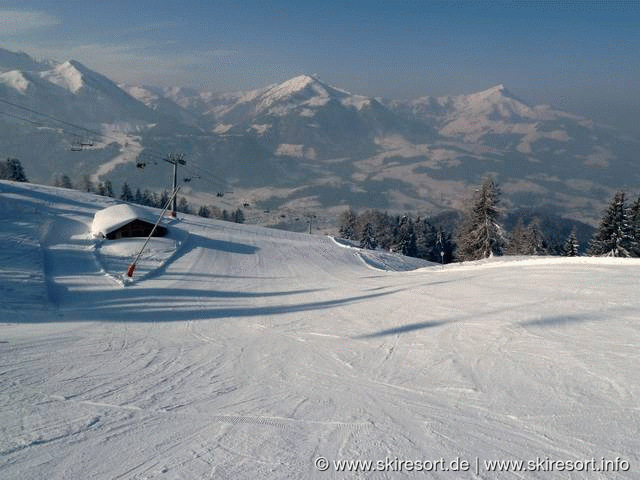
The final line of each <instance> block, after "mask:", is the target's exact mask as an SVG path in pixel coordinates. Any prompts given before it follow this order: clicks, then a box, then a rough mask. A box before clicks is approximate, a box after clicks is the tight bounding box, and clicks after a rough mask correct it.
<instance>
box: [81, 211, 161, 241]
mask: <svg viewBox="0 0 640 480" xmlns="http://www.w3.org/2000/svg"><path fill="white" fill-rule="evenodd" d="M157 219H158V216H157V214H155V213H154V212H152V211H150V210H147V209H143V208H136V207H134V206H132V205H127V204H124V203H123V204H120V205H113V206H111V207H107V208H105V209H103V210H98V211H97V212H96V213H95V215H94V216H93V224H92V225H91V234H92V235H93V236H94V237H98V238H108V239H109V240H114V239H117V238H125V237H146V236H148V235H149V234H150V233H151V230H153V226H154V225H155V223H156V221H157ZM166 234H167V227H166V226H164V225H162V223H160V224H159V225H158V227H157V228H156V231H155V232H154V233H153V236H154V237H164V236H165V235H166Z"/></svg>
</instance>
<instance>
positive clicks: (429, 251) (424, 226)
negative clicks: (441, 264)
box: [414, 219, 440, 262]
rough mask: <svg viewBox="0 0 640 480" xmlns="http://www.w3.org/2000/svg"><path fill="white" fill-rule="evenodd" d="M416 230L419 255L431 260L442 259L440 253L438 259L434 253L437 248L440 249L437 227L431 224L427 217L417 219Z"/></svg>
mask: <svg viewBox="0 0 640 480" xmlns="http://www.w3.org/2000/svg"><path fill="white" fill-rule="evenodd" d="M414 230H415V232H416V250H417V257H418V258H424V259H425V260H429V261H432V262H434V261H440V254H439V253H437V255H436V257H437V260H434V259H433V258H436V257H433V254H434V253H435V252H436V250H438V251H439V250H440V249H439V248H438V246H437V245H436V243H437V239H438V232H437V231H436V228H435V227H434V226H433V225H431V223H429V222H428V221H427V220H426V219H418V220H416V223H415V226H414Z"/></svg>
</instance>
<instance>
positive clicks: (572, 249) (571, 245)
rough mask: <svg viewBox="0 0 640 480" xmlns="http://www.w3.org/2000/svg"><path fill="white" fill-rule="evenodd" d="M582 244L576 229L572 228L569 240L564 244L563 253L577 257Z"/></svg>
mask: <svg viewBox="0 0 640 480" xmlns="http://www.w3.org/2000/svg"><path fill="white" fill-rule="evenodd" d="M579 249H580V245H579V244H578V237H577V236H576V229H575V228H574V229H573V230H571V234H570V235H569V237H567V241H566V242H565V244H564V250H563V253H564V255H565V257H577V256H578V251H579Z"/></svg>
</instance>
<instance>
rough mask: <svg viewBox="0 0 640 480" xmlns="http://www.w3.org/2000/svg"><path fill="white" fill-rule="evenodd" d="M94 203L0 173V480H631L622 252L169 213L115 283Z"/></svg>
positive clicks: (639, 279)
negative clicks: (423, 254) (352, 241)
mask: <svg viewBox="0 0 640 480" xmlns="http://www.w3.org/2000/svg"><path fill="white" fill-rule="evenodd" d="M112 204H113V201H111V200H108V199H104V198H101V197H97V196H93V195H88V194H83V193H80V192H74V191H70V190H63V189H56V188H52V187H43V186H36V185H28V184H15V183H11V182H4V181H1V182H0V225H1V228H0V320H1V322H2V323H1V324H0V478H6V479H18V478H19V479H21V480H26V479H43V478H47V479H50V480H57V479H60V480H62V479H64V480H73V479H78V480H80V479H82V480H84V479H89V478H93V479H156V478H157V479H178V478H181V479H182V478H184V479H187V478H188V479H200V478H213V479H296V480H297V479H303V478H305V479H328V478H340V479H342V478H381V479H386V478H394V479H395V478H455V479H477V478H484V479H489V478H491V479H493V478H499V479H511V478H514V479H520V478H540V479H549V478H566V479H583V478H594V479H605V478H606V479H629V478H640V473H639V472H640V436H639V435H638V432H639V431H640V409H639V407H638V405H640V368H638V361H639V359H640V297H639V295H638V291H639V290H638V285H640V261H638V260H628V259H609V258H585V257H578V258H573V259H564V258H551V257H541V258H523V257H517V258H509V257H501V258H497V259H491V260H489V261H484V262H471V263H465V264H451V265H447V266H444V267H442V266H440V265H434V264H427V263H424V262H419V261H416V260H410V259H400V260H399V259H398V258H399V257H396V256H392V255H388V254H382V253H380V254H378V253H372V252H367V253H366V254H364V256H363V253H362V252H360V251H359V249H356V248H349V247H347V246H344V245H340V244H338V243H336V242H335V241H333V240H332V239H331V238H329V237H324V236H318V235H305V234H294V233H288V232H283V231H278V230H271V229H265V228H260V227H256V226H250V225H238V224H233V223H228V222H221V221H215V220H209V219H202V218H198V217H192V216H188V215H185V216H181V217H180V218H179V219H178V220H175V221H168V223H167V224H168V235H167V236H166V237H164V238H153V239H152V240H151V242H150V248H149V251H148V252H146V253H145V255H143V258H142V259H141V261H140V270H139V271H136V276H134V279H133V282H132V283H130V284H128V285H126V286H125V285H124V283H123V281H122V275H123V274H124V272H125V271H126V265H127V262H128V261H130V259H131V258H130V256H131V255H132V254H133V253H135V251H136V248H137V246H139V244H140V242H141V241H142V240H141V239H124V240H122V241H121V240H115V241H113V242H121V243H109V242H111V241H107V240H98V239H95V238H94V237H93V236H92V235H91V224H92V220H93V217H94V214H95V212H96V211H98V210H100V209H103V208H105V207H107V206H109V205H112ZM320 458H323V459H326V460H327V462H328V465H327V468H326V470H324V464H323V463H322V461H319V460H318V459H320ZM385 459H390V460H394V459H397V460H398V462H396V463H395V464H394V463H393V462H388V463H384V462H385ZM440 459H443V463H442V464H441V467H440V468H437V469H435V470H434V468H433V467H434V464H431V466H432V468H431V469H430V470H429V471H424V468H423V469H422V470H423V471H415V468H407V463H406V462H409V461H415V462H428V461H431V462H436V461H439V460H440ZM456 459H458V460H459V461H462V460H464V461H466V462H468V463H469V468H468V470H464V471H456V472H453V471H443V468H442V466H444V467H451V465H452V464H451V463H450V462H453V461H455V460H456ZM537 459H538V460H540V462H539V463H537V464H536V463H535V462H536V460H537ZM545 459H547V460H548V461H547V463H544V461H545ZM616 459H617V460H616ZM591 460H593V463H590V464H589V465H586V464H585V462H591ZM603 460H604V461H606V462H610V463H603ZM342 461H371V462H373V465H370V466H369V467H368V468H369V470H370V471H369V472H367V473H364V472H362V471H360V472H355V471H351V472H347V471H341V472H339V471H337V470H338V469H339V468H340V464H338V463H335V462H342ZM491 461H514V462H517V461H523V462H524V464H521V465H520V466H518V464H515V463H514V464H510V465H511V466H510V467H509V468H507V467H506V466H503V467H501V468H502V469H503V471H500V472H491V471H489V469H490V464H489V463H487V462H491ZM616 461H617V462H618V463H617V464H615V463H614V462H616ZM376 462H377V463H376ZM380 462H382V463H380ZM401 462H404V463H402V465H403V468H402V470H401V471H399V470H398V468H397V467H399V466H400V465H401ZM531 462H533V463H531ZM559 462H565V468H563V469H562V470H558V468H559V467H558V465H560V463H559ZM566 462H571V465H573V469H571V470H568V469H567V468H566ZM579 462H582V463H579ZM624 462H626V463H624ZM394 465H395V466H396V469H395V470H393V468H394ZM422 465H423V467H424V464H422ZM544 465H546V466H547V467H550V466H553V468H554V469H555V470H553V471H544V470H543V469H542V466H544ZM580 465H582V470H577V469H576V467H577V466H580ZM614 465H617V467H615V466H614ZM603 466H604V467H607V468H608V469H609V471H594V469H595V468H601V467H603ZM625 466H628V467H629V468H627V469H626V470H624V471H623V470H621V468H620V467H625ZM359 468H361V469H362V468H363V466H362V465H361V466H360V467H359ZM527 468H528V469H529V470H527ZM585 468H587V471H585ZM614 468H617V471H613V470H612V469H614ZM509 469H511V470H512V471H507V470H509ZM589 469H591V470H589ZM513 470H518V471H517V472H516V471H513Z"/></svg>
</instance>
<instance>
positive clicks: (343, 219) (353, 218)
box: [338, 209, 358, 240]
mask: <svg viewBox="0 0 640 480" xmlns="http://www.w3.org/2000/svg"><path fill="white" fill-rule="evenodd" d="M357 222H358V215H356V212H354V211H353V210H352V209H349V210H346V211H344V212H342V213H341V214H340V217H339V218H338V234H339V235H340V237H341V238H345V239H347V240H355V239H356V225H357Z"/></svg>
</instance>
